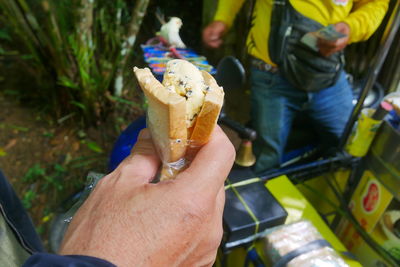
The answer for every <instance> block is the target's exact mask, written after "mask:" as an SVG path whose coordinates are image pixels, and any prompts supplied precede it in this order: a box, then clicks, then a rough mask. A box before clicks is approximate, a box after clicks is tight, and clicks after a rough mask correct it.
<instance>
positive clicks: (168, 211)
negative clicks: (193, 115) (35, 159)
mask: <svg viewBox="0 0 400 267" xmlns="http://www.w3.org/2000/svg"><path fill="white" fill-rule="evenodd" d="M234 158H235V150H234V148H233V146H232V144H231V143H230V141H229V140H228V138H227V137H226V135H225V134H224V133H223V132H222V130H221V129H220V128H219V127H218V126H217V127H216V129H215V130H214V133H213V135H212V138H211V139H210V141H209V142H208V143H207V144H206V145H204V146H203V147H202V148H201V149H200V150H199V152H198V154H197V156H196V157H195V158H194V160H193V162H192V163H191V165H190V167H189V168H188V169H186V170H185V171H183V172H182V173H180V174H179V175H178V177H177V178H176V179H174V180H169V181H163V182H160V183H157V184H152V183H149V182H150V181H151V180H152V179H153V178H154V176H155V175H156V173H157V170H158V167H159V163H160V162H159V159H158V156H157V154H156V152H155V149H154V147H153V144H152V141H151V139H150V135H149V133H148V131H147V130H144V131H142V132H141V134H140V136H139V138H138V142H137V144H136V145H135V147H134V149H133V150H132V154H131V156H129V157H128V158H127V159H126V160H124V161H123V162H122V163H121V164H120V165H119V166H118V168H117V169H116V170H115V171H113V172H112V173H110V174H109V175H107V176H106V177H104V178H103V179H101V180H100V181H99V183H98V184H97V186H96V188H95V189H94V191H93V192H92V193H91V195H90V196H89V198H88V199H87V200H86V201H85V203H84V204H83V205H82V207H81V208H80V209H79V211H78V212H77V213H76V215H75V216H74V218H73V220H72V222H71V224H70V226H69V227H68V230H67V233H66V236H65V238H64V240H63V242H62V245H61V249H60V252H59V253H60V254H63V255H66V254H68V255H70V254H80V255H88V256H94V257H99V258H103V259H106V260H108V261H110V262H112V263H114V264H116V265H117V266H211V265H212V263H213V262H214V261H215V257H216V252H217V249H218V246H219V244H220V242H221V238H222V233H223V229H222V212H223V208H224V202H225V190H224V180H225V178H226V176H227V175H228V173H229V171H230V169H231V167H232V164H233V161H234Z"/></svg>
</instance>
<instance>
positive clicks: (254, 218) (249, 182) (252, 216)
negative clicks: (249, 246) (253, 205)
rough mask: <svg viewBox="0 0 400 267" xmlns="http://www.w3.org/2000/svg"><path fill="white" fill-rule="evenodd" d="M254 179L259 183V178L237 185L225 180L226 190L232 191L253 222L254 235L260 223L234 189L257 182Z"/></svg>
mask: <svg viewBox="0 0 400 267" xmlns="http://www.w3.org/2000/svg"><path fill="white" fill-rule="evenodd" d="M256 179H258V181H261V179H260V178H253V179H248V180H245V181H243V182H238V183H235V184H231V183H230V181H229V179H227V180H226V181H227V183H228V188H231V189H232V191H233V193H234V194H235V195H236V196H237V198H238V199H239V201H240V202H241V203H242V204H243V206H244V208H245V209H246V211H247V212H248V213H249V215H250V217H251V218H252V219H253V221H254V222H255V224H256V228H255V233H254V234H257V233H258V229H259V226H260V222H259V220H258V219H257V217H256V215H255V214H254V213H253V211H252V210H251V209H250V207H249V206H248V205H247V203H246V201H244V199H243V198H242V196H241V195H240V194H239V192H238V191H237V190H236V187H238V186H243V185H246V184H252V183H255V182H257V181H256ZM245 182H247V183H245ZM225 189H227V187H225ZM254 242H255V240H254Z"/></svg>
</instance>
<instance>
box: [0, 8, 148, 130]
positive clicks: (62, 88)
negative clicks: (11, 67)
mask: <svg viewBox="0 0 400 267" xmlns="http://www.w3.org/2000/svg"><path fill="white" fill-rule="evenodd" d="M130 3H131V2H130V1H127V0H116V1H106V0H57V1H50V0H41V1H34V0H3V1H0V9H1V16H0V21H1V22H2V23H3V24H4V25H7V29H6V30H1V31H0V39H2V40H5V41H7V42H8V43H9V47H13V49H14V48H17V49H18V51H19V54H18V57H19V59H20V60H22V61H23V62H25V63H26V64H25V65H24V66H25V67H26V70H27V71H29V72H31V73H32V76H33V77H35V79H36V81H35V82H36V86H35V87H31V88H30V90H29V91H27V90H26V88H21V89H20V90H19V91H20V93H21V94H24V95H28V96H29V97H32V98H35V99H36V100H38V101H40V104H41V105H42V106H43V105H45V106H46V109H47V110H49V111H51V112H53V114H55V115H56V116H57V117H65V116H68V115H69V114H77V115H79V117H83V118H84V119H85V122H88V123H90V124H94V123H96V122H97V121H98V119H99V118H100V116H101V115H102V114H104V113H105V112H106V111H109V110H110V106H111V105H112V104H113V103H114V102H112V101H110V100H109V98H108V97H107V95H112V94H115V93H114V92H115V88H114V82H115V79H116V77H117V76H118V77H119V79H121V78H124V77H125V76H128V75H130V76H131V75H132V74H131V71H130V67H131V66H130V65H131V64H127V62H128V60H127V59H128V57H129V55H131V54H132V50H133V44H129V45H127V43H128V42H127V40H128V38H129V37H132V36H134V37H136V35H137V33H138V29H139V27H140V25H141V23H142V19H143V16H144V14H145V13H146V10H147V6H148V3H149V0H138V1H135V6H132V5H131V4H130ZM131 10H132V12H128V11H131ZM7 53H8V52H7V49H6V48H5V47H3V46H1V47H0V54H7ZM128 67H129V68H128ZM122 89H123V88H122ZM117 96H118V97H121V90H119V93H117ZM68 118H69V117H68Z"/></svg>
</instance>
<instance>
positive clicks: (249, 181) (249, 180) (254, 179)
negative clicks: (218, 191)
mask: <svg viewBox="0 0 400 267" xmlns="http://www.w3.org/2000/svg"><path fill="white" fill-rule="evenodd" d="M261 181H262V180H261V179H260V178H252V179H247V180H244V181H240V182H237V183H234V184H231V183H230V182H229V180H227V182H228V185H226V186H225V190H227V189H229V188H232V187H240V186H244V185H248V184H253V183H256V182H261Z"/></svg>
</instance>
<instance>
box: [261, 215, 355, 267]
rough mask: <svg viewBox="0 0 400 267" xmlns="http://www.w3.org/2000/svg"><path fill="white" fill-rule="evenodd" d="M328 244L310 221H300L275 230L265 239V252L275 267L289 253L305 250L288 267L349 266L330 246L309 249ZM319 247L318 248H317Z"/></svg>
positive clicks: (289, 262) (288, 263) (290, 261)
mask: <svg viewBox="0 0 400 267" xmlns="http://www.w3.org/2000/svg"><path fill="white" fill-rule="evenodd" d="M318 242H320V243H323V242H326V241H325V240H324V239H323V238H322V237H321V235H320V234H319V232H318V231H317V230H316V229H315V227H314V226H313V225H312V224H311V223H310V222H309V221H305V220H304V221H299V222H295V223H292V224H288V225H283V226H279V227H276V228H275V229H273V230H272V231H271V232H270V233H269V234H268V235H267V236H266V238H265V246H264V248H265V249H264V252H265V254H266V257H267V258H269V259H271V260H272V262H273V263H274V264H275V265H274V266H281V265H279V264H278V263H279V262H280V260H281V259H282V258H283V257H287V256H286V255H289V253H293V252H295V251H296V250H299V249H303V250H304V251H305V252H304V253H301V254H300V255H298V256H296V257H294V258H293V259H291V260H289V261H288V262H287V265H282V266H287V267H309V266H329V267H345V266H348V265H347V264H346V263H345V262H344V261H343V259H342V258H341V257H340V256H339V255H338V254H337V253H336V252H335V251H334V250H333V249H332V248H331V247H329V246H320V247H319V248H314V249H311V248H310V249H307V246H309V244H312V243H314V244H315V243H316V244H318ZM317 247H318V246H317Z"/></svg>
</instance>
